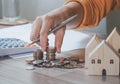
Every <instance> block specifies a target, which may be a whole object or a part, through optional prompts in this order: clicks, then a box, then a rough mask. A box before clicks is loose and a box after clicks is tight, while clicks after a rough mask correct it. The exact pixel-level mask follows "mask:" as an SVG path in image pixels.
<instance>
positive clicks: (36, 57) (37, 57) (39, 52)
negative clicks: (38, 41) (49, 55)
mask: <svg viewBox="0 0 120 84" xmlns="http://www.w3.org/2000/svg"><path fill="white" fill-rule="evenodd" d="M33 58H34V60H42V59H43V52H42V50H41V49H37V50H36V51H34V52H33Z"/></svg>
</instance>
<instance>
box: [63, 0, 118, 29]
mask: <svg viewBox="0 0 120 84" xmlns="http://www.w3.org/2000/svg"><path fill="white" fill-rule="evenodd" d="M72 1H76V2H78V3H80V4H81V5H82V6H83V8H84V17H83V21H82V23H81V24H80V26H79V27H78V28H76V29H80V28H83V27H84V28H85V27H95V26H97V25H98V24H99V22H100V20H101V19H102V18H103V17H104V16H106V15H108V13H109V12H110V11H111V10H115V9H119V8H120V0H67V1H66V3H65V4H67V3H69V2H72Z"/></svg>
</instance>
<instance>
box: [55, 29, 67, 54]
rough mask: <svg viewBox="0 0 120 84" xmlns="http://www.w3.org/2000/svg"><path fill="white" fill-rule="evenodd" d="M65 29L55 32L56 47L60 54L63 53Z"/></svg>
mask: <svg viewBox="0 0 120 84" xmlns="http://www.w3.org/2000/svg"><path fill="white" fill-rule="evenodd" d="M65 29H66V28H65V27H64V28H61V29H60V30H58V31H56V32H55V47H56V49H57V52H58V53H61V46H62V42H63V38H64V34H65Z"/></svg>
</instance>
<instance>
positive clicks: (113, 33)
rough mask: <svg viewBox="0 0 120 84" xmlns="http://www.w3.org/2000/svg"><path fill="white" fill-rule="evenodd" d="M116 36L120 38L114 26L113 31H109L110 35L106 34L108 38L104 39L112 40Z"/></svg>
mask: <svg viewBox="0 0 120 84" xmlns="http://www.w3.org/2000/svg"><path fill="white" fill-rule="evenodd" d="M116 37H119V38H120V34H119V32H118V30H117V28H116V27H115V28H114V29H113V31H112V32H111V33H110V35H109V36H108V38H107V39H106V41H111V40H112V39H113V40H114V39H115V38H116Z"/></svg>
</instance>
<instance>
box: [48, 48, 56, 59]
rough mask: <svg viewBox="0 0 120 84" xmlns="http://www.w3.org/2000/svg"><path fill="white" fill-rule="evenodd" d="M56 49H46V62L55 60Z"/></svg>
mask: <svg viewBox="0 0 120 84" xmlns="http://www.w3.org/2000/svg"><path fill="white" fill-rule="evenodd" d="M55 53H56V49H55V47H48V48H47V53H46V59H47V60H50V61H51V60H55V56H56V54H55Z"/></svg>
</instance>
